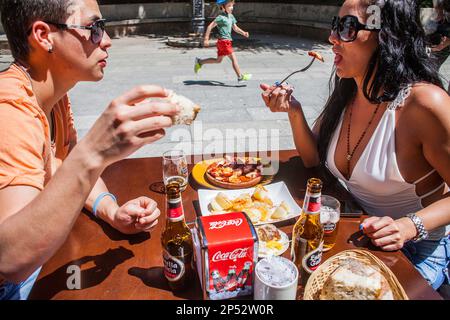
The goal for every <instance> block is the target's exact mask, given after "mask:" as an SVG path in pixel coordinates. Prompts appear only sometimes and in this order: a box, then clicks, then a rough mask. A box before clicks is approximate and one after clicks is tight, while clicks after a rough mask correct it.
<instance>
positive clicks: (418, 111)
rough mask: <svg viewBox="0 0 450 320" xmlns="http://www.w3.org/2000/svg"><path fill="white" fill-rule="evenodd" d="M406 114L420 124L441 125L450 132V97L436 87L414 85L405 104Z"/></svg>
mask: <svg viewBox="0 0 450 320" xmlns="http://www.w3.org/2000/svg"><path fill="white" fill-rule="evenodd" d="M404 113H405V116H406V115H407V117H408V118H409V117H411V118H412V119H411V120H413V119H415V120H417V121H419V123H422V124H424V123H426V124H430V125H431V124H436V125H441V126H444V127H448V128H447V129H448V130H450V96H449V95H448V93H447V92H446V91H445V90H443V89H441V88H440V87H438V86H436V85H433V84H430V83H419V84H416V85H414V87H413V88H412V90H411V94H410V96H409V98H408V99H407V100H406V102H405V108H404Z"/></svg>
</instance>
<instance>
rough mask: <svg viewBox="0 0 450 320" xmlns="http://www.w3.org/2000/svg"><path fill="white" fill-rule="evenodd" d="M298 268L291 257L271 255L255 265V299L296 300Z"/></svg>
mask: <svg viewBox="0 0 450 320" xmlns="http://www.w3.org/2000/svg"><path fill="white" fill-rule="evenodd" d="M297 284H298V270H297V267H296V266H295V264H294V263H293V262H292V261H290V260H289V259H286V258H283V257H280V256H270V257H267V258H264V259H262V260H260V261H259V262H258V263H257V264H256V267H255V289H254V299H255V300H295V299H296V296H297Z"/></svg>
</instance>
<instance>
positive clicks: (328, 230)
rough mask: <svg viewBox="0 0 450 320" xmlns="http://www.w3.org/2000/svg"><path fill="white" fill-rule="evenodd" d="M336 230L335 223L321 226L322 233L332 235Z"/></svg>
mask: <svg viewBox="0 0 450 320" xmlns="http://www.w3.org/2000/svg"><path fill="white" fill-rule="evenodd" d="M335 229H336V224H335V223H326V224H324V225H323V232H324V233H327V234H328V233H333V231H334V230H335Z"/></svg>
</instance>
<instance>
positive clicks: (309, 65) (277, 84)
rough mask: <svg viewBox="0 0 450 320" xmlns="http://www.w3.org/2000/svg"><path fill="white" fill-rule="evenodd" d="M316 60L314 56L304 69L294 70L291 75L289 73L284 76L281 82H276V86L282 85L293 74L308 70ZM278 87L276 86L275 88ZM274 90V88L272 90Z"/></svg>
mask: <svg viewBox="0 0 450 320" xmlns="http://www.w3.org/2000/svg"><path fill="white" fill-rule="evenodd" d="M315 60H316V57H313V58H312V60H311V62H310V63H309V64H308V65H307V66H306V67H304V68H303V69H301V70H297V71H294V72H292V73H291V74H290V75H288V76H287V77H286V78H284V79H283V80H282V81H281V82H278V81H277V82H275V86H276V87H280V86H281V85H282V84H283V83H284V82H285V81H286V80H287V79H289V78H290V77H291V76H293V75H294V74H296V73H299V72H304V71H306V70H308V69H309V68H310V67H311V66H312V65H313V63H314V61H315ZM275 89H276V88H275ZM275 89H274V90H275ZM272 92H273V90H272Z"/></svg>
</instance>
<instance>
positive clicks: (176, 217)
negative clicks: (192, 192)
mask: <svg viewBox="0 0 450 320" xmlns="http://www.w3.org/2000/svg"><path fill="white" fill-rule="evenodd" d="M167 219H169V221H172V222H177V221H181V220H183V219H184V210H183V205H182V203H181V198H180V199H178V200H174V201H169V202H168V210H167Z"/></svg>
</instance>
